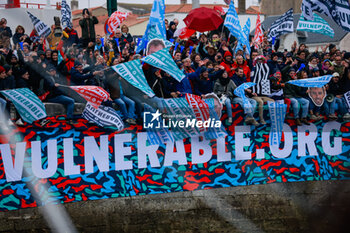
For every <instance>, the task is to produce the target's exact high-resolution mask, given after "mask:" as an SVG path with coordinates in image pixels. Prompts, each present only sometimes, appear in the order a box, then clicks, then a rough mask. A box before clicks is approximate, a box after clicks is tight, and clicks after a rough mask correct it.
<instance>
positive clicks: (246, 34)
mask: <svg viewBox="0 0 350 233" xmlns="http://www.w3.org/2000/svg"><path fill="white" fill-rule="evenodd" d="M249 33H250V18H248V19H247V22H246V23H245V25H244V27H243V31H242V37H241V39H240V40H239V42H238V45H237V48H236V51H235V53H237V51H238V50H242V51H243V45H245V46H246V50H245V53H246V54H250V52H251V51H250V43H249Z"/></svg>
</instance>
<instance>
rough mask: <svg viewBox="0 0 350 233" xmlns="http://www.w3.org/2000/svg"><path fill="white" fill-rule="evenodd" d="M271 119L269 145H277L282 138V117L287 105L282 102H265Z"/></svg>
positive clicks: (284, 114)
mask: <svg viewBox="0 0 350 233" xmlns="http://www.w3.org/2000/svg"><path fill="white" fill-rule="evenodd" d="M267 105H268V107H269V113H270V119H271V131H270V138H269V142H270V145H279V144H280V141H281V139H282V131H283V124H284V118H285V116H286V113H287V105H286V104H284V102H281V101H276V102H270V101H268V102H267Z"/></svg>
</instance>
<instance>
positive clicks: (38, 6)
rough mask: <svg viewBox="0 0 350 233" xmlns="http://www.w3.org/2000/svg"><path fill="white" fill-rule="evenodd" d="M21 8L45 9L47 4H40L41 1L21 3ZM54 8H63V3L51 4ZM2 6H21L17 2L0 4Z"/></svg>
mask: <svg viewBox="0 0 350 233" xmlns="http://www.w3.org/2000/svg"><path fill="white" fill-rule="evenodd" d="M20 5H21V7H20V8H36V9H44V8H45V7H46V4H40V3H23V2H21V3H20ZM51 6H52V7H53V8H56V9H57V10H61V4H60V3H57V4H56V5H51ZM0 8H6V9H8V8H19V7H18V6H17V4H0Z"/></svg>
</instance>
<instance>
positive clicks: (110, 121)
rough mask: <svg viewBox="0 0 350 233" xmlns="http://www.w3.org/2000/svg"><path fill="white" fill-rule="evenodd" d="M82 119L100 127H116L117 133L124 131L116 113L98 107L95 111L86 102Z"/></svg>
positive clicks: (103, 107)
mask: <svg viewBox="0 0 350 233" xmlns="http://www.w3.org/2000/svg"><path fill="white" fill-rule="evenodd" d="M83 117H84V118H85V119H86V120H88V121H91V122H94V123H95V124H97V125H99V126H101V127H105V126H114V127H117V129H118V131H120V130H123V129H124V123H123V121H122V119H121V118H120V116H119V115H118V113H117V111H115V110H114V109H113V108H110V107H107V106H103V105H100V106H99V107H98V109H96V108H94V106H93V105H92V104H91V103H89V102H88V103H87V104H86V106H85V109H84V111H83Z"/></svg>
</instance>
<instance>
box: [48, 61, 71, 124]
mask: <svg viewBox="0 0 350 233" xmlns="http://www.w3.org/2000/svg"><path fill="white" fill-rule="evenodd" d="M48 71H49V75H47V76H46V77H45V79H44V88H45V90H46V91H49V92H50V93H49V95H48V96H47V98H46V100H47V102H51V103H59V104H63V105H64V106H66V107H67V119H69V120H72V119H73V117H74V116H73V113H74V103H75V101H74V99H72V98H70V97H68V96H66V95H65V94H64V92H63V91H61V90H60V84H58V83H57V82H56V79H58V78H59V76H58V75H57V72H56V69H55V67H53V66H49V68H48Z"/></svg>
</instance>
